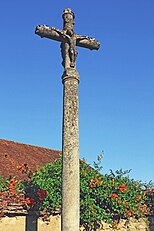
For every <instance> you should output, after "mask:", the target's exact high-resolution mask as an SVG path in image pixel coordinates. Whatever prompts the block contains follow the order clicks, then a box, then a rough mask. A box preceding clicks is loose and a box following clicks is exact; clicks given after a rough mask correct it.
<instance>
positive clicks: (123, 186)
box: [118, 184, 127, 191]
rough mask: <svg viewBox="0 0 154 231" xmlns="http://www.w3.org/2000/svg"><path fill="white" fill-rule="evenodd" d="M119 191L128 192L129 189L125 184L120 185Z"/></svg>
mask: <svg viewBox="0 0 154 231" xmlns="http://www.w3.org/2000/svg"><path fill="white" fill-rule="evenodd" d="M118 189H119V190H120V191H126V190H127V187H126V186H125V185H124V184H122V185H119V186H118Z"/></svg>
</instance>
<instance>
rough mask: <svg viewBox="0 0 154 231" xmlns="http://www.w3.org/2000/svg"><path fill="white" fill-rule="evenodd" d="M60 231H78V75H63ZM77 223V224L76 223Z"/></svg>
mask: <svg viewBox="0 0 154 231" xmlns="http://www.w3.org/2000/svg"><path fill="white" fill-rule="evenodd" d="M63 84H64V109H63V148H62V153H63V173H62V179H63V183H62V230H63V231H72V230H73V231H78V230H79V193H80V188H79V137H78V136H79V131H78V74H77V73H76V75H74V76H72V75H71V73H70V72H69V73H68V72H67V74H65V75H63ZM70 218H71V222H70ZM77 221H78V222H77Z"/></svg>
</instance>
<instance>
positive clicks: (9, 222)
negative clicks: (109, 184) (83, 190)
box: [0, 215, 154, 231]
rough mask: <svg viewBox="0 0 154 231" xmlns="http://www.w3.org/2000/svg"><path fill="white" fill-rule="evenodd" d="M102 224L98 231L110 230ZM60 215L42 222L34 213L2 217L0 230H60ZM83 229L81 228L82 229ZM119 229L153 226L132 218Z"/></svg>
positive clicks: (143, 230) (135, 230) (133, 230)
mask: <svg viewBox="0 0 154 231" xmlns="http://www.w3.org/2000/svg"><path fill="white" fill-rule="evenodd" d="M102 224H103V226H102V228H101V229H99V230H98V231H102V230H106V231H112V230H115V229H112V228H110V227H109V225H107V224H105V223H102ZM60 228H61V217H60V216H59V215H57V216H50V221H48V222H44V221H43V220H42V218H39V217H36V216H34V215H28V216H14V217H3V218H1V220H0V231H52V230H53V231H60V230H61V229H60ZM83 230H84V229H81V231H83ZM118 230H119V231H124V230H127V231H154V227H152V226H151V228H150V226H149V224H148V222H147V221H145V220H143V219H141V220H138V221H137V220H134V219H131V221H130V222H129V223H128V222H127V223H126V221H122V222H121V223H120V224H119V225H118Z"/></svg>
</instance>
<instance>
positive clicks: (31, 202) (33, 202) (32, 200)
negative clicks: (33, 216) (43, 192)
mask: <svg viewBox="0 0 154 231" xmlns="http://www.w3.org/2000/svg"><path fill="white" fill-rule="evenodd" d="M25 203H26V204H32V205H35V204H36V202H35V200H34V198H29V197H27V198H26V199H25Z"/></svg>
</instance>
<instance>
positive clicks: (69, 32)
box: [35, 8, 100, 70]
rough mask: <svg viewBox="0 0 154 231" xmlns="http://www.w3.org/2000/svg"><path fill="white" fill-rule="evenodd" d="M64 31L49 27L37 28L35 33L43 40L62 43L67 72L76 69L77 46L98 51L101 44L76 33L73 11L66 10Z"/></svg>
mask: <svg viewBox="0 0 154 231" xmlns="http://www.w3.org/2000/svg"><path fill="white" fill-rule="evenodd" d="M63 20H64V27H63V30H59V29H56V28H55V27H49V26H45V25H44V26H40V25H39V26H37V27H36V30H35V33H36V34H37V35H39V36H40V37H41V38H43V37H45V38H49V39H52V40H56V41H59V42H61V52H62V58H63V61H62V65H63V67H64V69H65V70H67V69H68V68H73V69H76V57H77V55H78V52H77V49H76V46H79V47H84V48H88V49H90V50H98V49H99V47H100V43H99V42H98V41H97V40H96V39H95V38H90V37H88V36H81V35H78V34H75V33H74V13H73V12H72V11H71V9H69V8H68V9H65V10H64V14H63Z"/></svg>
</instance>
